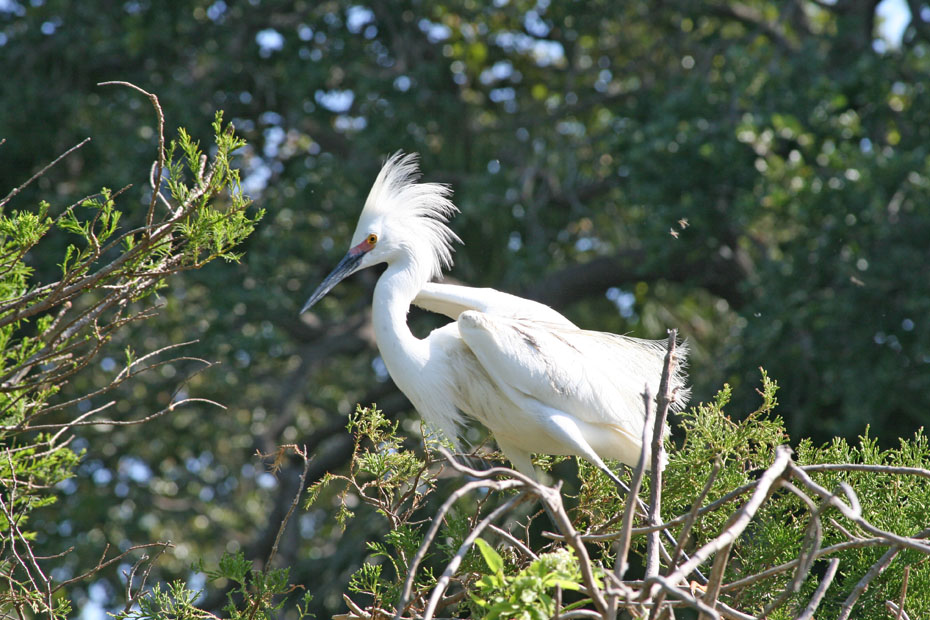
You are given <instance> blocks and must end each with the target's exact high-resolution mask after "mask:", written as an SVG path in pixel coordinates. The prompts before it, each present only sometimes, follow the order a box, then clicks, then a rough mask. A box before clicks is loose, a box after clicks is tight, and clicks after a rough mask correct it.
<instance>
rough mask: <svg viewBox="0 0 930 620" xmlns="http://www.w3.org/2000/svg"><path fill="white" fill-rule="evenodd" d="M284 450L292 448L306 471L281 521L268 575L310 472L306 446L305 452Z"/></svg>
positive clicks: (295, 448) (268, 560) (294, 445)
mask: <svg viewBox="0 0 930 620" xmlns="http://www.w3.org/2000/svg"><path fill="white" fill-rule="evenodd" d="M282 448H292V449H293V450H294V452H295V453H296V454H297V456H299V457H300V458H302V459H303V460H304V470H303V472H301V474H300V482H298V484H297V493H295V494H294V501H292V502H291V507H290V508H288V510H287V514H286V515H284V519H282V520H281V526H280V527H279V528H278V534H277V535H276V536H275V537H274V544H273V545H272V546H271V552H270V553H269V554H268V559H267V560H265V571H264V572H266V573H267V572H268V567H269V566H271V561H272V560H273V559H274V556H275V555H276V554H277V553H278V543H280V542H281V535H282V534H284V530H285V528H287V522H288V520H290V518H291V515H292V514H294V509H295V508H297V503H298V502H299V501H300V496H301V495H302V494H303V492H304V482H305V481H306V480H307V472H308V471H309V470H310V459H309V458H307V447H306V446H304V448H303V450H301V449H300V448H298V447H297V445H296V444H290V445H286V446H282Z"/></svg>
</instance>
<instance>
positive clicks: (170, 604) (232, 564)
mask: <svg viewBox="0 0 930 620" xmlns="http://www.w3.org/2000/svg"><path fill="white" fill-rule="evenodd" d="M194 568H195V570H196V571H198V572H206V574H207V577H208V578H209V579H210V581H218V582H220V583H223V582H227V583H229V584H230V585H231V587H228V588H227V592H226V598H227V601H228V602H227V604H226V606H225V607H224V608H223V612H224V613H225V617H226V618H229V619H230V620H253V619H256V620H265V619H269V618H275V617H277V615H276V612H279V611H280V610H281V609H283V608H284V605H285V602H286V597H287V596H288V595H289V594H291V593H292V592H293V591H294V590H295V589H296V588H295V586H292V585H291V584H290V583H289V581H288V573H289V570H288V569H287V568H279V569H271V570H268V571H261V570H257V569H255V568H254V567H253V566H252V563H251V562H249V561H248V560H246V559H245V556H244V555H243V554H242V553H241V552H239V553H236V554H225V555H224V556H223V557H222V558H221V559H220V561H219V565H218V566H217V568H216V570H212V571H211V570H206V571H205V569H204V566H203V565H202V564H199V565H197V566H195V567H194ZM201 594H203V593H202V592H199V591H193V590H191V589H189V588H187V587H186V586H185V585H184V583H183V582H180V581H175V582H172V583H170V584H169V585H168V586H167V588H165V589H164V590H163V589H162V587H161V586H160V585H159V584H155V585H154V586H153V587H152V589H151V591H150V592H147V593H145V594H143V595H142V596H141V597H139V598H138V600H137V605H138V609H132V610H130V611H128V612H123V613H119V614H115V616H114V617H115V618H118V619H121V620H167V619H171V620H190V619H194V618H203V617H204V612H203V610H202V609H200V608H199V607H198V606H197V604H196V603H197V600H198V598H200V596H201ZM312 600H313V595H312V594H310V593H309V592H305V593H304V595H303V597H302V599H301V600H300V601H299V602H297V603H296V604H295V606H294V611H295V612H296V617H297V618H298V619H300V620H303V619H305V618H306V619H308V620H309V619H310V618H313V615H312V614H311V613H310V612H309V611H308V609H309V605H310V602H311V601H312Z"/></svg>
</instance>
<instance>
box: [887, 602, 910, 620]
mask: <svg viewBox="0 0 930 620" xmlns="http://www.w3.org/2000/svg"><path fill="white" fill-rule="evenodd" d="M885 607H886V608H887V609H888V611H890V612H891V613H893V614H895V617H896V618H900V620H911V617H910V616H909V615H907V612H906V611H904V607H903V605H898V604H897V603H895V602H894V601H885Z"/></svg>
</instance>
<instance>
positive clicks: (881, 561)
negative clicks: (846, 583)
mask: <svg viewBox="0 0 930 620" xmlns="http://www.w3.org/2000/svg"><path fill="white" fill-rule="evenodd" d="M899 553H901V547H898V546H895V547H892V548H890V549H889V550H888V551H886V552H885V553H884V555H882V557H880V558H878V561H876V562H875V564H873V565H872V566H871V568H869V570H868V571H867V572H866V574H865V575H863V576H862V579H860V580H859V581H858V582H857V583H856V585H855V587H854V588H853V589H852V592H850V593H849V596H847V597H846V600H845V601H843V606H842V607H841V608H840V614H839V615H838V616H837V617H836V618H837V620H846V619H847V618H849V615H850V614H851V613H852V609H853V607H855V606H856V602H857V601H858V600H859V597H860V596H862V593H863V592H865V589H866V588H868V587H869V584H870V583H872V580H873V579H875V578H876V577H878V576H879V575H880V574H882V572H883V571H884V570H885V569H886V568H888V566H889V565H890V564H891V563H892V562H893V561H894V559H895V557H896V556H897V555H898V554H899Z"/></svg>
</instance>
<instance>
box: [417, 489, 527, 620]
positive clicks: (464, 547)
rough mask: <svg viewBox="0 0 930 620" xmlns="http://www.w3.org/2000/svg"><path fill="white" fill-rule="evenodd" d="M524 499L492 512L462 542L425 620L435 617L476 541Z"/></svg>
mask: <svg viewBox="0 0 930 620" xmlns="http://www.w3.org/2000/svg"><path fill="white" fill-rule="evenodd" d="M524 497H526V492H525V491H524V492H523V493H520V494H519V495H517V496H516V497H512V498H510V499H509V500H507V501H506V502H504V503H503V504H501V505H500V506H498V507H497V508H495V509H494V510H493V511H491V513H490V514H489V515H488V516H486V517H485V518H484V519H482V520H481V521H480V522H479V523H478V524H477V525H476V526H475V527H474V528H472V530H471V532H470V533H469V534H468V536H466V537H465V540H464V541H462V544H461V545H460V546H459V548H458V551H456V553H455V556H454V557H453V558H452V560H451V561H450V562H449V564H448V565H447V566H446V569H445V570H444V571H443V572H442V575H441V576H440V577H439V581H438V582H437V583H436V587H435V588H433V593H432V595H431V596H430V598H429V602H428V603H427V604H426V611H424V612H423V620H430V619H431V618H432V617H433V613H435V611H436V605H437V604H438V603H439V599H440V598H441V597H442V595H443V593H444V592H445V591H446V587H447V586H448V585H449V580H450V579H452V575H454V574H455V571H456V570H458V567H459V564H461V563H462V560H463V559H464V558H465V554H467V553H468V550H469V549H471V546H472V545H473V544H474V543H475V539H476V538H478V536H479V535H480V534H481V532H482V531H484V529H485V528H486V527H487V526H488V525H489V524H490V523H491V522H492V521H494V519H496V518H497V517H499V516H500V515H502V514H504V513H505V512H507V511H508V510H510V509H511V508H513V507H514V506H515V505H517V504H518V503H520V502H522V501H523V498H524Z"/></svg>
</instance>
